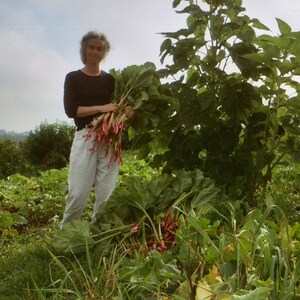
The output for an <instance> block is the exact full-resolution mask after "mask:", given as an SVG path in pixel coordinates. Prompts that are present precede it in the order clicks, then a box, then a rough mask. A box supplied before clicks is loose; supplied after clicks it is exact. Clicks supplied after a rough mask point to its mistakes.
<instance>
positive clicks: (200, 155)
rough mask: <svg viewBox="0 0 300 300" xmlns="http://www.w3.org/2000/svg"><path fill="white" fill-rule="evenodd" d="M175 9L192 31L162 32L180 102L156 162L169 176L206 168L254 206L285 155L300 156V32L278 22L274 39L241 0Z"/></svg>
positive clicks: (169, 86)
mask: <svg viewBox="0 0 300 300" xmlns="http://www.w3.org/2000/svg"><path fill="white" fill-rule="evenodd" d="M204 2H205V1H204ZM173 7H174V8H176V9H177V12H178V13H180V14H186V15H187V22H186V24H187V27H186V28H182V29H179V30H178V31H176V32H165V33H162V34H163V35H164V36H165V40H164V42H163V43H162V45H161V61H162V63H164V65H165V67H164V69H162V70H160V73H161V76H162V77H164V78H166V79H167V83H166V84H165V85H164V89H165V90H169V91H170V93H171V94H172V95H173V97H174V99H176V104H175V105H173V106H172V107H171V108H170V107H169V113H170V114H169V115H168V117H167V118H166V119H165V120H167V122H165V124H164V126H162V127H161V128H160V129H159V130H160V137H162V136H163V137H165V144H166V145H167V146H166V148H165V151H163V153H160V154H158V155H156V157H155V160H154V161H155V163H156V164H157V165H163V164H164V166H165V167H164V170H165V171H166V172H168V171H172V170H174V169H194V168H200V169H202V170H203V171H204V172H205V174H206V175H208V176H210V177H212V178H213V179H215V180H216V181H217V182H218V183H220V184H222V185H224V186H226V187H227V191H228V193H229V194H231V195H233V196H234V197H236V198H239V199H242V198H244V197H247V199H250V200H251V199H252V200H253V199H254V198H255V197H254V196H255V193H256V191H258V190H259V189H261V191H262V192H264V189H265V187H266V185H267V183H268V181H269V180H270V179H271V174H272V170H273V169H274V167H276V165H278V163H279V162H280V161H281V158H282V157H283V156H284V155H285V154H287V153H289V154H290V155H292V157H293V158H294V159H296V160H298V161H299V158H300V157H299V156H300V140H299V134H298V133H299V126H300V121H299V120H300V118H299V114H300V96H299V89H300V84H299V82H297V80H296V79H295V76H297V75H299V71H300V51H299V49H300V41H299V37H300V32H293V31H292V29H291V28H290V26H289V25H288V24H287V23H285V22H284V21H282V20H280V19H277V24H278V29H279V34H278V35H273V34H272V32H271V31H270V30H269V29H268V28H267V27H266V26H265V25H264V24H262V23H261V22H260V21H259V20H258V19H256V18H250V17H248V16H247V15H245V13H244V11H245V9H244V8H243V6H242V0H224V1H222V3H221V2H220V1H206V3H203V2H199V3H198V1H194V0H189V1H186V0H185V1H184V0H174V1H173ZM260 33H261V34H260ZM259 34H260V35H259Z"/></svg>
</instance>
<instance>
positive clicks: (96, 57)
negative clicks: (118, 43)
mask: <svg viewBox="0 0 300 300" xmlns="http://www.w3.org/2000/svg"><path fill="white" fill-rule="evenodd" d="M104 54H105V51H104V47H103V43H102V41H101V40H99V39H91V40H89V41H88V42H87V45H86V49H85V59H86V64H99V63H100V62H101V60H102V59H103V58H104Z"/></svg>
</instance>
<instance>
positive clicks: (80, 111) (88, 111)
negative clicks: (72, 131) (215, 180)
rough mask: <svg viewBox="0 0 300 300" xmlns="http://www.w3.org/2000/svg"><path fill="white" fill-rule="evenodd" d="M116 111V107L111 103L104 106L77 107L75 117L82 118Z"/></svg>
mask: <svg viewBox="0 0 300 300" xmlns="http://www.w3.org/2000/svg"><path fill="white" fill-rule="evenodd" d="M116 109H117V106H116V105H115V104H112V103H108V104H105V105H95V106H78V108H77V113H76V116H77V117H78V118H83V117H87V116H91V115H95V114H98V113H106V112H111V111H115V110H116Z"/></svg>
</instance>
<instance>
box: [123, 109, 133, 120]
mask: <svg viewBox="0 0 300 300" xmlns="http://www.w3.org/2000/svg"><path fill="white" fill-rule="evenodd" d="M124 110H125V114H126V115H127V117H128V119H131V118H132V117H133V116H134V110H133V108H132V107H131V106H125V107H124Z"/></svg>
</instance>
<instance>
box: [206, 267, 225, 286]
mask: <svg viewBox="0 0 300 300" xmlns="http://www.w3.org/2000/svg"><path fill="white" fill-rule="evenodd" d="M204 278H205V281H206V282H207V283H208V284H215V283H219V282H222V278H221V277H220V273H219V270H218V268H217V266H216V265H213V267H212V268H211V269H209V273H208V275H206V276H205V277H204Z"/></svg>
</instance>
